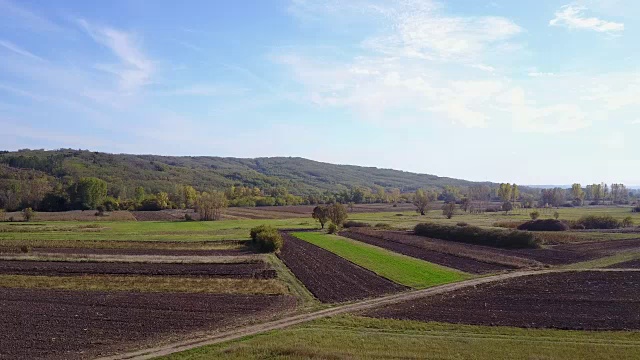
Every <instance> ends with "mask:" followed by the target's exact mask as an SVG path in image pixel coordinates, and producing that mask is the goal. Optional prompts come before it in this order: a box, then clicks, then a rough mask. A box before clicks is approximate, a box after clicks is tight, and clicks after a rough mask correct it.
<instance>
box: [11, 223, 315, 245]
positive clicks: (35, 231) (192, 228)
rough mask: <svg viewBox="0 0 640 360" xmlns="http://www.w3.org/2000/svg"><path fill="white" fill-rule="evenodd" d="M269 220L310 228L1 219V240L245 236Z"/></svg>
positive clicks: (163, 238) (241, 237)
mask: <svg viewBox="0 0 640 360" xmlns="http://www.w3.org/2000/svg"><path fill="white" fill-rule="evenodd" d="M265 223H268V224H270V225H273V226H276V227H280V228H310V227H314V226H316V224H315V222H314V221H313V219H311V217H309V219H286V220H282V219H272V220H224V221H189V222H187V221H120V222H118V221H100V222H68V221H55V222H54V221H52V222H32V223H0V240H117V241H126V240H136V241H205V240H208V241H213V240H248V239H249V230H250V229H251V228H252V227H255V226H258V225H261V224H265Z"/></svg>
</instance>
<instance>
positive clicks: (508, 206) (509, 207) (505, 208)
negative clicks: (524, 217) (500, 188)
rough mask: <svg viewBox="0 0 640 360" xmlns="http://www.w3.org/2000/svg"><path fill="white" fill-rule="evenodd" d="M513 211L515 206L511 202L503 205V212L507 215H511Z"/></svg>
mask: <svg viewBox="0 0 640 360" xmlns="http://www.w3.org/2000/svg"><path fill="white" fill-rule="evenodd" d="M511 210H513V204H512V203H511V201H505V202H503V203H502V211H504V213H505V214H507V213H509V211H511Z"/></svg>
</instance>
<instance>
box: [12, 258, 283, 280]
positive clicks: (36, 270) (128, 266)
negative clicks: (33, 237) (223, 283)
mask: <svg viewBox="0 0 640 360" xmlns="http://www.w3.org/2000/svg"><path fill="white" fill-rule="evenodd" d="M0 274H15V275H44V276H73V275H145V276H188V277H191V276H198V277H216V278H236V279H243V278H245V279H246V278H254V279H273V278H276V272H275V270H273V269H270V268H269V266H268V265H267V264H266V263H264V262H253V263H233V264H171V263H132V262H86V261H82V262H64V261H0Z"/></svg>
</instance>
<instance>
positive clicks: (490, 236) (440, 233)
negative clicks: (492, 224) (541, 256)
mask: <svg viewBox="0 0 640 360" xmlns="http://www.w3.org/2000/svg"><path fill="white" fill-rule="evenodd" d="M413 231H414V233H415V234H416V235H419V236H426V237H432V238H436V239H442V240H449V241H456V242H463V243H469V244H476V245H485V246H493V247H500V248H511V249H521V248H537V247H539V242H538V240H536V239H535V237H534V236H533V233H531V232H528V231H518V230H509V231H507V230H497V229H483V228H480V227H477V226H448V225H439V224H434V223H423V224H418V225H416V226H415V228H414V230H413Z"/></svg>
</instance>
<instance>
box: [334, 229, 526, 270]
mask: <svg viewBox="0 0 640 360" xmlns="http://www.w3.org/2000/svg"><path fill="white" fill-rule="evenodd" d="M340 235H342V236H345V237H348V238H350V239H353V240H358V241H362V242H364V243H367V244H370V245H375V246H379V247H382V248H385V249H387V250H391V251H393V252H397V253H399V254H403V255H407V256H411V257H414V258H418V259H422V260H425V261H429V262H432V263H435V264H439V265H443V266H447V267H450V268H454V269H458V270H462V271H464V272H468V273H473V274H486V273H493V272H498V271H504V270H511V269H514V268H515V267H514V266H506V265H501V264H496V263H489V262H482V261H478V260H476V259H471V258H468V257H463V256H456V255H451V254H450V253H444V252H439V251H435V250H431V249H428V248H425V247H424V246H420V245H424V244H423V243H424V242H425V240H424V238H419V237H416V236H412V235H404V234H400V233H395V232H385V233H382V232H376V231H375V230H374V231H372V230H366V229H364V230H361V229H358V230H356V229H353V230H349V231H342V232H341V233H340ZM412 238H415V239H412ZM411 240H415V241H411ZM455 245H456V244H454V245H453V247H455ZM453 251H454V250H453V249H451V252H453Z"/></svg>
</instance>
